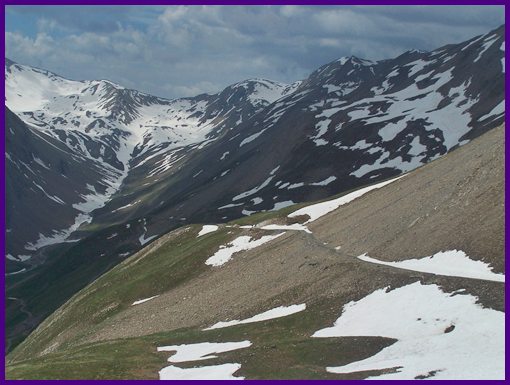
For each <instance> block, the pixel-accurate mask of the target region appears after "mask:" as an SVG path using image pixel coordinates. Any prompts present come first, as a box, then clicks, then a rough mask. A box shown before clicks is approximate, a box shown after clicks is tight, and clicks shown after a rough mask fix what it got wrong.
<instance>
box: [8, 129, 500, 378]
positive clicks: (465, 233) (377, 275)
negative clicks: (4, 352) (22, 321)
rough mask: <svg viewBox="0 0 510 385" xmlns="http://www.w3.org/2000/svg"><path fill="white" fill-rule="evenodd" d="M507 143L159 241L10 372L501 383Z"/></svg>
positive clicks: (481, 140) (50, 322)
mask: <svg viewBox="0 0 510 385" xmlns="http://www.w3.org/2000/svg"><path fill="white" fill-rule="evenodd" d="M504 143H505V136H504V127H499V128H496V129H493V130H491V131H490V132H488V133H486V134H484V135H481V136H480V137H478V138H476V139H474V140H473V141H472V142H471V143H469V144H467V145H466V146H463V147H462V148H460V149H458V150H457V151H453V152H452V153H450V154H447V155H446V156H444V157H442V158H440V159H437V160H435V161H433V162H431V163H430V164H427V165H425V166H423V167H421V168H419V169H417V170H414V171H411V172H409V173H407V174H405V175H403V176H401V177H397V178H393V179H390V180H386V181H384V182H382V183H377V184H372V185H370V186H368V187H365V188H362V189H358V190H355V191H354V192H351V193H347V194H340V195H339V196H336V197H330V198H329V199H328V200H326V201H324V202H321V203H318V204H300V205H297V206H291V207H287V208H284V209H281V210H279V211H275V212H271V213H258V214H254V215H252V216H249V217H245V218H242V219H239V220H236V221H233V222H229V223H226V224H218V225H217V226H212V225H210V226H202V225H197V224H193V225H186V226H183V227H181V228H179V229H177V230H174V231H172V232H170V233H168V234H165V235H164V236H162V237H160V238H159V239H158V240H157V241H155V242H153V243H152V244H150V245H148V246H146V247H145V248H143V249H142V250H140V251H139V252H138V253H136V254H134V255H133V256H131V257H129V258H128V259H126V260H125V261H123V262H122V263H120V264H118V265H117V266H116V267H114V268H113V269H111V270H110V271H108V272H107V273H106V274H104V275H103V276H102V277H100V278H99V279H97V280H96V281H94V282H93V283H91V284H90V285H88V286H87V287H86V288H84V289H83V290H81V291H79V292H78V293H77V294H76V295H74V296H73V297H72V298H71V299H70V300H69V301H67V302H66V303H65V304H64V305H63V306H62V307H61V308H59V309H58V310H57V311H56V312H55V313H53V314H52V315H51V316H50V317H48V318H47V319H46V320H45V321H44V322H43V323H42V324H41V325H40V326H39V327H38V328H37V329H36V330H35V331H34V332H33V333H32V334H31V335H30V336H29V337H28V338H27V339H26V340H25V341H24V342H23V343H21V345H19V346H18V347H17V348H15V349H14V351H13V352H12V353H11V354H9V355H8V356H7V378H9V379H44V378H45V379H55V378H60V379H77V378H80V379H157V378H158V377H160V378H162V379H183V378H188V379H190V378H191V379H196V378H204V377H205V378H211V376H218V378H221V379H226V378H247V379H289V378H295V379H363V378H367V377H370V378H378V379H413V378H414V379H422V378H430V379H503V378H504V376H505V359H504V358H505V355H504V331H505V316H504V304H505V289H504V287H505V285H504V280H505V277H504V271H505V262H504V210H503V207H504ZM12 301H14V299H13V300H11V302H12ZM158 372H159V374H158Z"/></svg>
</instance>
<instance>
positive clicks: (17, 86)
mask: <svg viewBox="0 0 510 385" xmlns="http://www.w3.org/2000/svg"><path fill="white" fill-rule="evenodd" d="M5 76H6V106H7V108H8V109H9V110H10V111H12V113H10V112H9V111H8V112H7V115H8V119H7V122H6V126H7V128H8V130H6V132H7V134H6V135H7V140H8V143H7V150H6V151H7V152H6V157H7V159H6V161H7V167H8V168H7V170H8V173H11V174H12V176H13V178H15V179H16V182H13V184H12V186H13V187H14V186H20V188H24V189H25V190H26V191H27V192H26V194H18V195H16V194H15V190H13V192H12V193H8V196H7V202H6V209H7V228H8V232H7V234H6V242H7V256H8V257H7V269H8V273H9V274H11V275H9V276H8V277H7V286H8V295H9V296H11V297H13V298H17V299H18V301H16V302H11V303H10V304H9V306H10V307H9V311H10V312H11V313H12V315H13V318H12V322H11V321H9V322H8V323H7V324H8V325H7V326H8V333H9V334H10V335H11V339H12V341H11V342H12V346H14V344H15V343H16V342H17V341H19V340H21V339H22V338H23V336H24V335H26V334H27V333H28V331H29V330H31V329H32V328H33V326H34V325H37V324H38V323H39V322H41V321H42V320H43V319H44V318H45V317H46V316H47V315H49V314H50V313H51V312H52V311H53V310H54V309H56V308H57V307H58V306H60V305H61V304H62V303H63V302H65V301H66V300H67V299H68V298H69V297H70V296H71V295H73V294H74V293H76V291H78V290H79V289H81V288H83V287H84V286H85V285H87V284H88V283H90V282H92V280H94V279H95V278H97V277H99V276H100V275H101V274H102V273H104V272H105V271H107V270H108V269H110V268H112V267H113V266H115V265H116V264H118V263H119V262H120V261H122V260H123V259H125V258H126V257H127V256H129V255H132V254H133V253H135V252H136V251H138V250H139V249H140V248H142V247H143V246H144V245H146V244H147V243H148V242H151V241H154V240H156V239H157V238H158V237H160V236H162V235H163V234H166V233H167V232H168V231H171V230H173V229H176V228H178V227H181V226H183V225H185V224H187V223H208V222H209V223H219V222H227V221H230V220H232V219H235V218H240V217H244V216H250V215H253V214H255V213H257V212H269V213H271V212H272V211H276V210H279V209H281V208H285V207H287V206H290V205H293V204H294V203H297V202H304V201H311V200H317V199H323V198H326V197H329V196H331V195H333V194H336V193H341V192H345V191H349V190H351V189H354V188H358V187H360V186H363V185H366V184H370V183H373V182H377V181H379V180H383V179H386V178H388V177H392V176H396V175H398V174H400V173H402V172H406V171H410V170H412V169H414V168H417V167H419V166H421V165H423V164H425V163H427V162H430V161H432V160H434V159H437V158H438V157H440V156H441V155H444V154H446V153H447V152H449V151H451V150H454V149H456V148H457V147H459V146H462V145H464V144H466V143H468V142H469V141H470V140H472V139H473V138H475V137H477V136H479V135H481V134H483V133H485V132H487V131H488V130H490V129H492V128H494V127H496V126H498V125H500V124H501V123H502V122H503V121H504V26H502V27H500V28H498V29H497V30H495V31H492V32H489V33H488V34H486V35H483V36H479V37H476V38H473V39H471V40H469V41H467V42H464V43H461V44H456V45H448V46H445V47H442V48H439V49H437V50H434V51H432V52H419V51H409V52H406V53H404V54H402V55H400V56H399V57H397V58H395V59H391V60H383V61H378V62H370V61H367V60H363V59H359V58H355V57H349V58H342V59H339V60H337V61H334V62H332V63H329V64H327V65H325V66H323V67H321V68H319V69H318V70H317V71H315V72H313V73H312V74H311V75H310V76H309V77H308V78H307V79H305V80H303V81H299V82H296V83H294V84H291V85H285V84H280V83H277V82H272V81H268V80H263V79H252V80H247V81H243V82H240V83H237V84H235V85H232V86H230V87H227V88H226V89H225V90H223V91H222V92H220V93H217V94H214V95H206V94H204V95H199V96H197V97H193V98H183V99H176V100H165V99H162V98H157V97H154V96H151V95H147V94H144V93H141V92H138V91H135V90H128V89H125V88H123V87H121V86H119V85H116V84H113V83H112V82H109V81H106V80H100V81H72V80H68V79H64V78H62V77H60V76H58V75H55V74H53V73H51V72H48V71H44V70H40V69H36V68H33V67H28V66H23V65H20V64H16V63H13V62H11V61H7V62H6V74H5ZM18 132H19V134H18ZM23 135H24V136H23ZM24 137H27V138H28V137H30V138H33V139H29V141H30V142H32V144H31V146H30V147H28V148H23V146H22V143H23V140H24V139H23V138H24ZM10 143H12V145H11V144H10ZM16 143H17V144H16ZM62 164H64V165H65V166H62ZM80 164H81V165H83V167H82V169H80V167H79V165H80ZM43 165H44V166H45V167H44V166H43ZM66 167H67V169H69V171H65V169H66ZM63 170H64V171H63ZM49 180H51V182H49V183H48V182H47V181H49ZM67 182H68V183H67ZM16 188H17V187H16ZM16 191H17V190H16ZM20 212H21V213H24V215H23V216H22V215H17V214H16V215H15V214H14V213H20ZM49 212H51V213H53V215H52V216H49V215H47V214H46V213H49ZM52 218H53V219H52ZM27 223H30V224H31V226H26V224H27ZM80 224H81V226H79V228H78V225H80ZM74 230H76V231H74ZM42 262H44V263H42ZM21 300H22V301H24V302H23V303H24V305H23V306H21V305H20V302H19V301H21ZM21 308H23V309H24V310H25V312H24V313H23V314H20V311H21V310H20V309H21ZM27 309H28V313H27ZM27 314H30V317H29V318H30V322H26V323H25V324H24V326H23V327H22V329H23V330H20V326H19V325H20V322H17V321H19V320H18V318H17V317H22V318H23V317H26V316H27ZM29 325H30V326H29ZM11 328H12V329H11Z"/></svg>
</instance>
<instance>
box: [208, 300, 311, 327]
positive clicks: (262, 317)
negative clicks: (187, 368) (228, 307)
mask: <svg viewBox="0 0 510 385" xmlns="http://www.w3.org/2000/svg"><path fill="white" fill-rule="evenodd" d="M305 309H306V304H304V303H302V304H299V305H290V306H278V307H275V308H274V309H271V310H268V311H265V312H263V313H260V314H257V315H255V316H253V317H250V318H246V319H244V320H241V321H240V320H232V321H226V322H223V321H222V322H218V323H216V324H214V325H213V326H211V327H208V328H205V329H204V330H212V329H221V328H226V327H229V326H234V325H242V324H249V323H253V322H261V321H267V320H270V319H275V318H280V317H286V316H288V315H291V314H295V313H299V312H300V311H303V310H305Z"/></svg>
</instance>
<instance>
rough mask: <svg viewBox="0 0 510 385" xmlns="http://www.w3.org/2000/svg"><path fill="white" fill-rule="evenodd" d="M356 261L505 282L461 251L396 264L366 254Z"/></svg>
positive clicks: (442, 252) (488, 267)
mask: <svg viewBox="0 0 510 385" xmlns="http://www.w3.org/2000/svg"><path fill="white" fill-rule="evenodd" d="M358 259H361V260H362V261H365V262H371V263H376V264H378V265H386V266H391V267H395V268H398V269H404V270H412V271H421V272H424V273H432V274H437V275H447V276H452V277H465V278H475V279H483V280H486V281H496V282H505V276H504V274H496V273H494V272H493V271H492V269H491V267H490V266H489V264H487V263H485V262H482V261H475V260H472V259H470V258H469V257H468V256H467V255H466V253H464V252H463V251H461V250H447V251H440V252H438V253H436V254H434V255H432V256H430V257H424V258H420V259H407V260H405V261H398V262H386V261H381V260H379V259H375V258H371V257H369V256H368V255H367V254H363V255H360V256H359V257H358Z"/></svg>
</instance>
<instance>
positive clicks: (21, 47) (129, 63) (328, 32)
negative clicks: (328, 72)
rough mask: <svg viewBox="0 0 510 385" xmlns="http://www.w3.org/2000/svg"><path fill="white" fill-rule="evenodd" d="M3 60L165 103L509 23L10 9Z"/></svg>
mask: <svg viewBox="0 0 510 385" xmlns="http://www.w3.org/2000/svg"><path fill="white" fill-rule="evenodd" d="M5 21H6V36H5V43H6V56H7V57H8V58H10V59H12V60H14V61H16V62H19V63H22V64H29V65H33V66H37V67H42V68H45V69H49V70H51V71H53V72H56V73H58V74H60V75H63V76H65V77H68V78H71V79H109V80H112V81H114V82H117V83H119V84H121V85H123V86H126V87H130V88H135V89H138V90H141V91H145V92H149V93H151V94H154V95H157V96H163V97H179V96H192V95H196V94H199V93H202V92H217V91H219V90H221V89H222V88H224V87H225V86H227V85H229V84H232V83H235V82H237V81H240V80H243V79H247V78H252V77H263V78H268V79H272V80H278V81H282V82H292V81H295V80H299V79H302V78H304V77H306V76H307V75H308V74H309V73H310V72H311V71H313V70H314V69H316V68H317V67H319V66H321V65H322V64H325V63H327V62H329V61H332V60H335V59H337V58H339V57H341V56H350V55H355V56H358V57H361V58H366V59H372V60H379V59H386V58H391V57H395V56H397V55H398V54H400V53H402V52H404V51H406V50H408V49H412V48H417V49H423V50H431V49H435V48H438V47H440V46H442V45H444V44H448V43H455V42H461V41H464V40H467V39H469V38H471V37H473V36H476V35H479V34H483V33H486V32H488V31H490V30H491V29H494V28H496V27H498V26H499V25H501V24H503V23H504V8H503V6H476V7H475V6H450V7H446V6H436V7H431V6H425V7H419V6H400V7H397V6H364V7H363V6H307V7H305V6H251V7H248V6H6V17H5Z"/></svg>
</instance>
